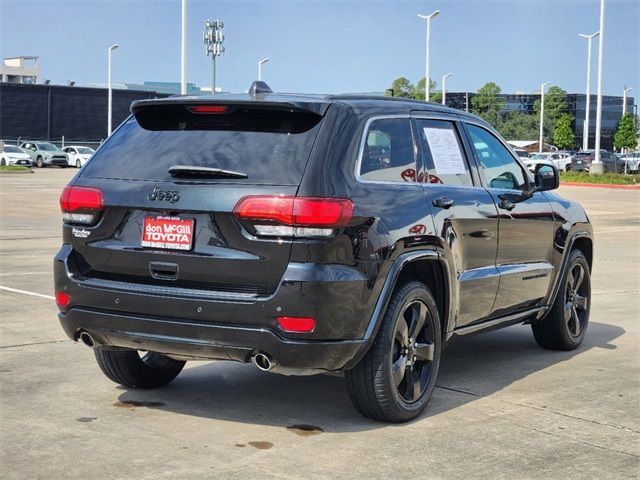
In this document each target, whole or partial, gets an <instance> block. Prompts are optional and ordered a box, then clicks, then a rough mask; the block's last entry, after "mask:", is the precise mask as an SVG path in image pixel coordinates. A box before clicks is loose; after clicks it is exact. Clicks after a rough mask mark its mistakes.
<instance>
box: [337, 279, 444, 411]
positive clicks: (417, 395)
mask: <svg viewBox="0 0 640 480" xmlns="http://www.w3.org/2000/svg"><path fill="white" fill-rule="evenodd" d="M440 325H441V324H440V317H439V314H438V307H437V305H436V302H435V300H434V298H433V296H432V295H431V292H430V291H429V290H428V289H427V287H426V286H425V285H424V284H422V283H421V282H418V281H409V282H407V283H403V284H400V285H398V286H397V287H396V289H395V291H394V292H393V294H392V295H391V299H390V300H389V304H388V306H387V310H386V312H385V315H384V318H383V319H382V323H381V325H380V328H379V330H378V333H377V335H376V337H375V341H374V342H373V344H372V345H371V348H370V349H369V351H368V352H367V354H366V355H365V356H364V357H363V358H362V360H360V362H359V363H358V364H357V365H356V366H354V367H353V368H352V369H350V370H347V371H345V379H346V381H347V389H348V391H349V396H350V398H351V402H352V403H353V406H354V407H355V409H356V410H358V412H360V413H361V414H362V415H364V416H365V417H368V418H372V419H374V420H381V421H385V422H406V421H409V420H412V419H414V418H416V417H417V416H418V415H420V413H421V412H422V411H423V410H424V409H425V407H426V406H427V403H428V402H429V400H430V398H431V395H432V394H433V390H434V388H435V382H436V377H437V374H438V367H439V365H440V352H441V350H442V335H441V333H440Z"/></svg>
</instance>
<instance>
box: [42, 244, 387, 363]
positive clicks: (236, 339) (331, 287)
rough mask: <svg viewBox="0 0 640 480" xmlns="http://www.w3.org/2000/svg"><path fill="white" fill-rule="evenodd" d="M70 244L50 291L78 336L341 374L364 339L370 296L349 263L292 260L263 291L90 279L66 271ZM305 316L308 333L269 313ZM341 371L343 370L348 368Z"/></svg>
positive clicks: (117, 344)
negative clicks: (64, 303)
mask: <svg viewBox="0 0 640 480" xmlns="http://www.w3.org/2000/svg"><path fill="white" fill-rule="evenodd" d="M76 270H77V268H76V267H75V265H74V255H73V249H72V247H71V245H69V244H65V245H64V246H63V247H62V249H61V250H60V252H59V253H58V255H57V256H56V258H55V260H54V282H55V290H56V291H64V292H66V293H68V294H69V295H70V297H71V302H70V304H69V306H68V308H66V309H63V311H62V312H61V313H59V315H58V318H59V320H60V323H61V324H62V327H63V329H64V331H65V332H66V334H67V335H68V336H69V337H70V338H72V339H74V340H77V339H78V337H79V335H80V333H81V332H87V333H89V334H90V335H91V336H92V337H93V338H94V341H95V342H96V344H98V345H103V346H113V347H123V348H134V349H138V350H149V351H156V352H161V353H166V354H173V355H180V356H185V357H193V358H208V359H224V360H236V361H241V362H247V361H249V360H250V359H251V357H252V356H253V355H255V354H257V353H264V354H267V355H269V356H270V357H272V358H273V359H275V360H276V361H277V362H278V365H280V366H282V367H287V368H293V369H318V370H340V369H343V368H344V367H345V366H347V365H351V361H352V360H353V359H354V358H355V357H356V356H358V355H359V354H360V353H361V352H362V350H363V348H365V347H366V344H367V341H365V340H364V338H365V332H366V331H367V328H368V326H369V322H370V320H371V316H372V311H373V304H374V303H375V300H376V298H375V295H372V292H371V287H370V282H369V281H368V280H367V278H366V277H365V276H364V275H363V274H362V273H361V272H360V271H358V270H357V269H356V268H353V267H348V266H344V265H319V264H300V263H291V264H289V267H288V268H287V269H286V271H285V273H284V276H283V278H282V281H281V283H280V286H279V287H278V289H277V291H276V292H275V293H274V294H272V295H270V296H265V297H254V298H251V297H250V296H249V297H247V296H246V295H244V296H243V295H239V294H232V295H231V294H227V293H225V292H210V291H204V290H187V289H182V288H172V287H158V286H151V285H140V284H122V283H120V282H105V281H103V282H96V281H92V280H91V279H87V278H84V277H82V276H81V275H79V274H77V273H74V272H75V271H76ZM280 315H285V316H310V317H314V318H315V319H316V329H315V331H314V332H312V333H288V332H284V331H282V330H280V329H279V327H278V323H277V317H278V316H280ZM347 368H348V367H347Z"/></svg>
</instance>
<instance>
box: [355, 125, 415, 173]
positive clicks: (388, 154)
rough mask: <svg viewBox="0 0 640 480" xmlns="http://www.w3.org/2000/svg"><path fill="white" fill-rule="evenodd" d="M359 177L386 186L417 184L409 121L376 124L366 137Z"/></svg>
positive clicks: (370, 128) (371, 126) (371, 127)
mask: <svg viewBox="0 0 640 480" xmlns="http://www.w3.org/2000/svg"><path fill="white" fill-rule="evenodd" d="M365 135H366V137H365V142H364V148H363V151H362V153H361V155H362V160H361V162H360V177H361V178H362V179H364V180H373V181H383V182H410V181H415V176H416V170H415V168H416V167H415V159H414V154H413V137H412V135H411V123H410V120H409V118H381V119H379V120H374V121H372V122H371V124H370V125H369V129H368V130H367V132H366V133H365Z"/></svg>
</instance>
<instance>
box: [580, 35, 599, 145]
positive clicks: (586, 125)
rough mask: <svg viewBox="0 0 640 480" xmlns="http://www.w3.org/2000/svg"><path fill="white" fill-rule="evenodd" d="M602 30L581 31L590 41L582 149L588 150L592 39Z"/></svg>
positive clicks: (583, 36)
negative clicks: (592, 31)
mask: <svg viewBox="0 0 640 480" xmlns="http://www.w3.org/2000/svg"><path fill="white" fill-rule="evenodd" d="M599 34H600V32H596V33H592V34H591V35H585V34H584V33H579V34H578V35H580V36H581V37H582V38H586V39H587V41H588V47H587V92H586V99H585V104H586V105H585V111H584V112H585V113H584V127H583V133H582V149H583V150H587V149H588V148H589V115H590V113H591V112H590V110H591V109H590V107H589V95H590V93H591V39H592V38H593V37H597V36H598V35H599Z"/></svg>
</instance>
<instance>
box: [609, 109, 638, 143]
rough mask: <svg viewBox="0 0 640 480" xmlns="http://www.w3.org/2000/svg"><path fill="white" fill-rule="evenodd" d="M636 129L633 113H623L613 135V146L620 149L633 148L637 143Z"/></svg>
mask: <svg viewBox="0 0 640 480" xmlns="http://www.w3.org/2000/svg"><path fill="white" fill-rule="evenodd" d="M636 131H637V128H636V125H635V121H634V118H633V115H631V114H630V113H625V114H624V115H623V116H622V118H621V119H620V123H619V124H618V130H617V131H616V134H615V135H614V137H613V146H614V147H616V148H618V149H620V150H622V149H623V148H634V147H635V146H636V145H637V144H638V137H637V136H636Z"/></svg>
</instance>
